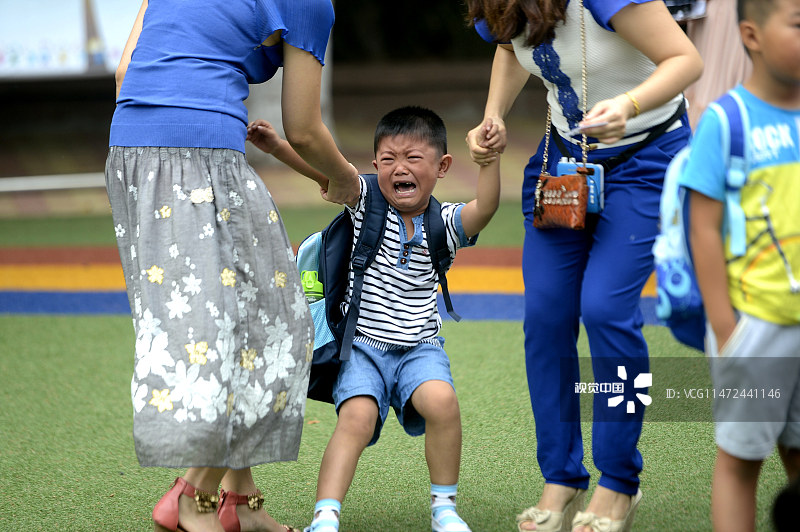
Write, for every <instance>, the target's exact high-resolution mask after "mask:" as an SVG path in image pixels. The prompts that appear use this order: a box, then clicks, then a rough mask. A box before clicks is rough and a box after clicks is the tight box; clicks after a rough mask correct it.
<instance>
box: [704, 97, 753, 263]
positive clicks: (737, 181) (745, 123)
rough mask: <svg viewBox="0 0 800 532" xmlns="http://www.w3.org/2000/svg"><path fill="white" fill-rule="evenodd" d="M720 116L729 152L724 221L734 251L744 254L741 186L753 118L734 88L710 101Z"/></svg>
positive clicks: (743, 218) (723, 140)
mask: <svg viewBox="0 0 800 532" xmlns="http://www.w3.org/2000/svg"><path fill="white" fill-rule="evenodd" d="M709 108H711V109H713V110H714V112H715V113H716V114H717V116H718V117H719V120H720V123H721V131H722V153H724V154H727V157H728V159H727V161H726V162H727V165H726V166H727V168H728V172H727V176H726V179H725V222H724V228H725V232H726V234H727V235H728V236H729V247H730V251H731V253H732V254H733V255H734V256H736V257H739V256H741V255H744V253H745V251H746V248H747V242H746V232H745V214H744V210H743V209H742V194H741V189H742V187H743V186H744V184H745V183H746V182H747V170H748V160H747V154H748V147H747V134H746V132H748V131H750V120H749V117H748V115H747V109H746V108H745V105H744V102H743V101H742V99H741V97H740V96H739V95H738V94H736V93H735V92H733V91H730V92H727V93H726V94H724V95H723V96H722V97H720V98H719V99H718V100H716V101H715V102H713V103H711V104H709Z"/></svg>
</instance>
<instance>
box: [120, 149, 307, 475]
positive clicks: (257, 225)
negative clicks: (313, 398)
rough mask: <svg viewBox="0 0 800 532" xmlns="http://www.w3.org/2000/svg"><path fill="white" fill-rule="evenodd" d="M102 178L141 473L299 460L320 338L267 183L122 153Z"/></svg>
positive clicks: (184, 154) (200, 155)
mask: <svg viewBox="0 0 800 532" xmlns="http://www.w3.org/2000/svg"><path fill="white" fill-rule="evenodd" d="M105 175H106V188H107V190H108V197H109V199H110V202H111V208H112V213H113V219H114V226H115V230H116V235H117V244H118V246H119V254H120V259H121V261H122V268H123V271H124V274H125V282H126V285H127V289H128V299H129V301H130V306H131V313H132V316H133V326H134V331H135V333H136V359H135V365H134V374H133V379H132V382H131V396H132V398H133V436H134V443H135V447H136V455H137V457H138V459H139V462H140V463H141V465H143V466H166V467H202V466H209V467H230V468H234V469H241V468H244V467H248V466H253V465H257V464H260V463H265V462H273V461H281V460H295V459H297V453H298V449H299V445H300V435H301V432H302V428H303V413H304V409H305V398H306V391H307V386H308V375H309V368H310V364H311V353H312V349H313V340H314V338H313V335H314V325H313V322H312V321H311V317H310V313H309V310H308V305H307V303H306V300H305V298H304V296H303V291H302V289H301V287H300V280H299V275H298V272H297V267H296V265H295V262H294V255H293V253H292V248H291V245H290V243H289V239H288V237H287V235H286V231H285V229H284V227H283V222H282V221H281V218H280V216H279V215H278V211H277V209H276V207H275V204H274V203H273V201H272V197H271V196H270V194H269V192H268V191H267V189H266V187H265V186H264V183H263V182H262V181H261V179H260V178H259V176H258V174H256V173H255V171H254V170H253V169H252V168H251V167H250V165H249V164H248V163H247V161H246V160H245V157H244V155H243V154H242V153H240V152H238V151H235V150H226V149H207V148H152V147H146V148H123V147H112V148H110V150H109V155H108V160H107V162H106V172H105Z"/></svg>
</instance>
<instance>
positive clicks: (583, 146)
mask: <svg viewBox="0 0 800 532" xmlns="http://www.w3.org/2000/svg"><path fill="white" fill-rule="evenodd" d="M578 9H579V10H580V13H581V54H582V59H583V61H582V64H581V97H582V99H583V102H582V109H581V110H582V111H583V115H584V116H586V100H587V98H588V97H589V91H588V83H587V76H586V21H585V17H584V13H583V0H580V1H579V2H578ZM551 116H552V110H551V108H550V105H549V104H548V106H547V126H546V127H545V134H544V154H543V155H542V171H541V175H545V176H546V175H550V174H549V173H548V172H547V154H548V152H549V151H550V128H551V126H552V122H551V121H550V119H551ZM588 151H589V143H588V142H587V141H586V133H585V132H581V155H582V157H583V166H584V167H586V159H587V153H588ZM539 183H541V180H540V181H539Z"/></svg>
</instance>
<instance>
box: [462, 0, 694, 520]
mask: <svg viewBox="0 0 800 532" xmlns="http://www.w3.org/2000/svg"><path fill="white" fill-rule="evenodd" d="M468 4H469V7H470V11H469V17H470V20H471V21H474V23H475V26H476V29H477V30H478V31H479V33H481V35H482V36H483V37H484V38H485V39H486V40H488V41H490V42H495V43H497V51H496V53H495V57H494V62H493V65H492V77H491V82H490V86H489V95H488V97H487V103H486V109H485V115H484V120H483V122H482V123H481V124H480V125H478V126H477V127H476V128H475V129H473V130H472V131H470V132H469V134H468V136H467V143H468V144H469V146H470V151H471V153H472V157H473V159H474V160H475V161H476V162H478V163H479V164H480V163H486V162H488V161H490V160H492V159H493V158H494V157H495V155H496V154H497V153H499V152H502V151H503V150H504V148H505V145H506V129H505V125H504V118H505V116H506V115H507V114H508V112H509V111H510V109H511V107H512V105H513V103H514V100H515V99H516V97H517V96H518V95H519V93H520V91H521V89H522V87H523V86H524V85H525V83H526V82H527V80H528V78H529V77H530V75H531V74H533V75H535V76H536V77H539V78H541V79H542V80H543V82H544V85H545V87H546V89H547V100H548V104H549V107H550V112H549V115H550V120H551V125H550V127H549V128H548V129H549V131H550V134H549V142H548V140H547V139H543V140H542V142H541V144H540V146H539V149H538V151H537V153H536V154H535V155H534V156H533V157H532V158H531V159H530V162H529V164H528V166H527V167H526V169H525V180H524V182H523V187H522V204H523V213H524V215H525V244H524V250H523V263H522V268H523V276H524V281H525V323H524V326H525V360H526V365H527V374H528V385H529V388H530V396H531V404H532V407H533V413H534V418H535V422H536V437H537V445H538V448H537V458H538V461H539V467H540V469H541V471H542V474H543V476H544V479H545V487H544V491H543V492H542V495H541V497H540V499H539V501H538V503H537V504H536V505H535V506H533V507H531V508H528V509H527V510H525V511H524V512H523V513H522V514H520V515H519V516H518V517H517V522H518V527H519V530H521V531H524V530H539V531H556V530H570V529H574V530H576V531H577V532H588V531H592V530H594V531H597V530H601V529H602V530H623V529H626V528H627V527H629V526H630V523H631V520H632V519H633V513H634V510H635V508H636V505H637V503H638V502H639V500H640V499H641V491H640V490H639V473H640V471H641V470H642V457H641V454H640V453H639V451H638V450H637V449H636V445H637V442H638V440H639V435H640V433H641V429H642V419H643V415H644V405H643V404H640V403H637V402H635V393H634V390H633V380H634V379H635V377H636V376H637V375H638V374H639V373H646V372H647V371H648V353H647V345H646V343H645V340H644V338H643V336H642V332H641V327H642V325H643V317H642V314H641V311H640V310H639V298H640V294H641V290H642V287H643V286H644V283H645V282H646V280H647V278H648V276H649V275H650V273H651V272H652V270H653V259H652V253H651V248H652V245H653V241H654V238H655V234H656V232H657V218H658V204H659V198H660V193H661V185H662V182H663V177H664V171H665V169H666V166H667V164H668V163H669V161H670V160H671V158H672V156H673V155H674V154H675V153H676V152H677V151H678V150H679V149H680V148H681V147H683V146H684V145H685V144H686V143H687V141H688V139H689V135H690V129H689V126H688V121H687V118H686V113H685V105H684V99H683V95H682V93H681V91H682V90H683V89H685V88H686V87H687V86H688V85H689V84H690V83H691V82H692V81H694V80H695V79H696V78H697V77H698V76H699V75H700V72H701V70H702V60H701V59H700V56H699V55H698V54H697V51H696V50H695V49H694V47H693V46H692V44H691V42H690V41H689V40H688V39H687V38H686V36H685V35H684V33H683V32H682V31H681V29H680V28H679V27H678V26H677V24H675V22H674V20H673V19H672V17H671V15H670V14H669V12H668V10H667V8H666V6H665V4H664V3H663V2H660V1H650V0H635V1H629V0H602V1H601V0H582V1H581V0H570V1H569V2H567V1H566V0H564V1H560V2H552V1H544V0H517V1H514V2H508V1H503V0H470V1H469V2H468ZM584 49H585V52H584V51H583V50H584ZM584 88H586V92H585V94H586V96H585V97H584V96H583V94H584ZM584 111H587V112H585V114H584ZM592 124H596V125H595V126H594V127H592ZM577 126H586V129H584V132H585V133H586V135H588V137H589V138H588V142H589V143H591V148H590V150H589V155H588V160H589V162H593V163H597V164H601V165H602V166H603V167H604V172H605V187H604V191H603V198H604V207H603V210H602V211H601V212H600V213H598V214H590V215H588V216H587V219H586V227H585V229H583V230H578V231H575V230H570V229H538V228H535V227H534V226H533V208H534V203H535V190H536V185H537V182H538V177H539V175H540V174H541V173H542V170H543V166H542V160H543V153H544V150H545V146H547V148H548V154H547V155H548V157H547V170H548V171H549V173H550V174H552V175H557V172H556V165H557V164H558V161H559V159H560V158H561V157H562V156H569V157H574V158H576V159H577V160H580V159H581V157H582V149H581V142H582V136H581V134H580V133H573V132H572V131H571V130H573V131H574V129H575V128H576V127H577ZM581 319H583V322H584V325H585V328H586V333H587V336H588V339H589V347H590V350H591V354H592V365H593V368H594V377H595V382H597V383H619V382H622V383H623V385H624V386H625V393H624V394H623V397H622V399H621V400H620V402H619V404H618V406H610V403H609V402H608V400H609V398H612V396H613V395H614V394H613V393H597V394H594V395H593V397H594V410H593V426H592V455H593V458H594V463H595V465H596V466H597V468H598V469H599V470H600V473H601V476H600V479H599V480H598V487H597V488H596V489H595V490H594V493H593V496H592V499H591V501H590V502H589V504H588V506H587V507H586V508H585V511H578V510H584V508H583V498H584V493H585V490H586V489H587V488H588V486H589V480H590V479H589V474H588V472H587V470H586V468H585V467H584V465H583V444H582V439H581V425H580V414H579V399H580V394H579V393H578V391H579V388H578V390H576V384H577V385H579V384H580V383H581V376H580V372H579V367H578V351H577V347H576V342H577V339H578V333H579V324H580V320H581ZM620 367H623V368H624V373H623V372H621V370H620ZM623 377H624V379H623ZM637 391H639V392H643V393H646V390H645V389H642V390H637ZM629 400H633V401H634V402H632V403H630V406H631V407H632V408H629V403H628V401H629ZM612 404H617V403H616V401H612ZM629 410H632V412H629ZM611 421H613V423H612V422H611ZM573 516H574V519H573ZM609 527H610V528H609Z"/></svg>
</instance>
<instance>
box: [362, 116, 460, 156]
mask: <svg viewBox="0 0 800 532" xmlns="http://www.w3.org/2000/svg"><path fill="white" fill-rule="evenodd" d="M398 135H407V136H409V137H414V138H418V139H420V140H423V141H425V142H427V143H428V144H430V145H431V146H433V147H434V148H436V149H437V150H439V155H444V154H446V153H447V129H446V128H445V126H444V122H443V121H442V119H441V118H439V115H437V114H436V113H434V112H433V111H431V110H430V109H425V108H424V107H417V106H414V105H410V106H406V107H400V108H399V109H395V110H394V111H389V112H388V113H386V114H385V115H384V116H383V118H381V119H380V120H379V121H378V125H377V126H376V127H375V142H374V146H373V150H374V152H375V153H376V154H377V153H378V144H379V143H380V142H381V141H382V140H383V139H384V138H386V137H396V136H398Z"/></svg>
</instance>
